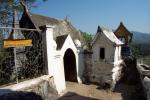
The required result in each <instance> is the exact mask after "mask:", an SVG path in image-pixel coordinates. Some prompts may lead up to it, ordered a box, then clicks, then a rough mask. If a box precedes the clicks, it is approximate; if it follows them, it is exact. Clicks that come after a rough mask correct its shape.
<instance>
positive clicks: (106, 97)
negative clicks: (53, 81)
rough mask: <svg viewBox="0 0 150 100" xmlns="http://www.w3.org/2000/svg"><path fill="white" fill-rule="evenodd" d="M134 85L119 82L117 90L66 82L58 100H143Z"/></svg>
mask: <svg viewBox="0 0 150 100" xmlns="http://www.w3.org/2000/svg"><path fill="white" fill-rule="evenodd" d="M140 95H141V94H140V92H139V91H137V89H136V88H135V86H129V85H124V84H121V85H119V86H118V89H117V92H112V91H111V90H109V89H108V90H104V89H100V88H99V87H98V86H97V85H85V84H78V83H73V82H67V89H66V91H65V92H64V94H63V95H62V96H61V97H60V98H59V99H58V100H144V99H143V97H142V96H140Z"/></svg>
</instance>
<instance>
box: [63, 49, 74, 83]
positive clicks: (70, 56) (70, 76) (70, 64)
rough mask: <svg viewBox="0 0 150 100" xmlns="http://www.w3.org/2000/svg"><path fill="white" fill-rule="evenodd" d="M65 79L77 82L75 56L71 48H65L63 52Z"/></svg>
mask: <svg viewBox="0 0 150 100" xmlns="http://www.w3.org/2000/svg"><path fill="white" fill-rule="evenodd" d="M63 60H64V73H65V80H66V81H72V82H77V71H76V57H75V54H74V52H73V51H72V50H71V49H67V50H66V52H65V54H64V58H63Z"/></svg>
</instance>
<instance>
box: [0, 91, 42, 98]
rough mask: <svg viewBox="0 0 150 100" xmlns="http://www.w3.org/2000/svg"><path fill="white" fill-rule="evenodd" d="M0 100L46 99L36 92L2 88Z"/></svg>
mask: <svg viewBox="0 0 150 100" xmlns="http://www.w3.org/2000/svg"><path fill="white" fill-rule="evenodd" d="M0 100H44V99H43V98H42V97H41V96H40V95H38V94H36V93H34V92H23V91H12V90H9V89H0Z"/></svg>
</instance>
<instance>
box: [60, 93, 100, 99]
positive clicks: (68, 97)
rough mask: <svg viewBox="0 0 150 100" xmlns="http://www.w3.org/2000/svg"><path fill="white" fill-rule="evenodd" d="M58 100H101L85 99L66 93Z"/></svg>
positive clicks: (75, 94)
mask: <svg viewBox="0 0 150 100" xmlns="http://www.w3.org/2000/svg"><path fill="white" fill-rule="evenodd" d="M58 100H101V99H95V98H91V97H85V96H81V95H79V94H77V93H73V92H67V93H66V94H65V95H63V96H62V97H60V98H59V99H58Z"/></svg>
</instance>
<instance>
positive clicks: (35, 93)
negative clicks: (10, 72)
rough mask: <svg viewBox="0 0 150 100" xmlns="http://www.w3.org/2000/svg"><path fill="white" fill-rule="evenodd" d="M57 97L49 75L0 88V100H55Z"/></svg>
mask: <svg viewBox="0 0 150 100" xmlns="http://www.w3.org/2000/svg"><path fill="white" fill-rule="evenodd" d="M57 97H58V93H57V91H56V88H55V84H54V79H53V77H52V76H49V75H44V76H41V77H39V78H35V79H31V80H27V81H24V82H21V83H18V84H14V85H9V86H7V87H2V88H0V100H56V99H57Z"/></svg>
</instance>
